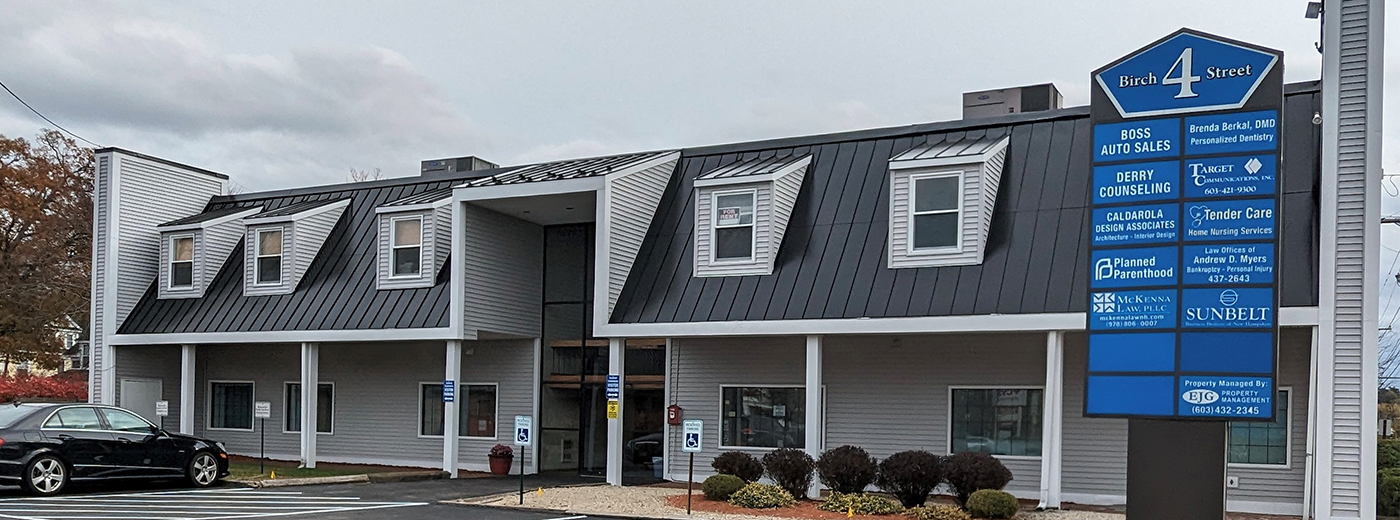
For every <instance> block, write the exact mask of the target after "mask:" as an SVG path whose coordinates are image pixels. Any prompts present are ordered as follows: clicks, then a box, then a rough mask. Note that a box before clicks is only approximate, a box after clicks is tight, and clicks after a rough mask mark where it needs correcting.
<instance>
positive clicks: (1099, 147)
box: [1094, 119, 1181, 162]
mask: <svg viewBox="0 0 1400 520" xmlns="http://www.w3.org/2000/svg"><path fill="white" fill-rule="evenodd" d="M1179 155H1181V120H1180V119H1157V120H1153V121H1129V122H1127V123H1119V124H1115V125H1095V126H1094V162H1106V161H1132V160H1137V159H1156V158H1158V157H1176V156H1179Z"/></svg>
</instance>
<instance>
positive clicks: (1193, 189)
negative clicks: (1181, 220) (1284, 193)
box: [1182, 155, 1278, 198]
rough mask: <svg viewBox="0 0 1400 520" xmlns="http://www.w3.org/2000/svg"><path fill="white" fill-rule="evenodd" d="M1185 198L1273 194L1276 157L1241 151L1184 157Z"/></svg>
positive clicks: (1276, 169) (1275, 179) (1276, 166)
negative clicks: (1225, 155) (1207, 157)
mask: <svg viewBox="0 0 1400 520" xmlns="http://www.w3.org/2000/svg"><path fill="white" fill-rule="evenodd" d="M1182 171H1184V172H1185V174H1186V182H1185V190H1184V191H1185V195H1186V197H1187V198H1202V197H1239V196H1249V195H1273V194H1274V184H1275V183H1276V182H1277V172H1278V157H1277V156H1274V155H1245V156H1240V157H1212V158H1209V159H1187V160H1186V166H1185V167H1184V168H1182Z"/></svg>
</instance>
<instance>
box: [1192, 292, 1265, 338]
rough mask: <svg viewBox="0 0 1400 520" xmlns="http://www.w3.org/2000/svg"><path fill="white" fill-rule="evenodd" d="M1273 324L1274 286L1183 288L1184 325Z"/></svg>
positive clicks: (1240, 326) (1253, 326)
mask: <svg viewBox="0 0 1400 520" xmlns="http://www.w3.org/2000/svg"><path fill="white" fill-rule="evenodd" d="M1273 326H1274V290H1273V289H1272V288H1267V287H1265V288H1231V289H1182V290H1181V327H1182V328H1186V329H1202V328H1207V329H1268V328H1273Z"/></svg>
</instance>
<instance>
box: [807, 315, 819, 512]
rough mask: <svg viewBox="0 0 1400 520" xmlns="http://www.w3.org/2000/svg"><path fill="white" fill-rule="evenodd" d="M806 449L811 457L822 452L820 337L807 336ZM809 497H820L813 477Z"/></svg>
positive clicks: (815, 456) (817, 485)
mask: <svg viewBox="0 0 1400 520" xmlns="http://www.w3.org/2000/svg"><path fill="white" fill-rule="evenodd" d="M805 388H806V389H807V411H806V424H804V427H805V428H806V433H807V439H806V449H805V451H806V452H807V454H808V455H811V456H812V458H813V459H815V458H817V457H820V456H821V454H822V337H821V336H807V384H806V387H805ZM807 496H809V497H811V498H820V497H821V484H819V483H817V481H816V480H815V479H814V480H813V481H812V487H811V488H810V489H808V490H807Z"/></svg>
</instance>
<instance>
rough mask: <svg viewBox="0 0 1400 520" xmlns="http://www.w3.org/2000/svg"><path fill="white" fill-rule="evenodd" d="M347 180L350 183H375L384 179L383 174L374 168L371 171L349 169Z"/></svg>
mask: <svg viewBox="0 0 1400 520" xmlns="http://www.w3.org/2000/svg"><path fill="white" fill-rule="evenodd" d="M349 178H350V182H365V181H377V180H379V179H383V178H384V172H381V171H379V168H375V169H374V170H373V171H371V170H356V169H354V168H351V169H350V175H349Z"/></svg>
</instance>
